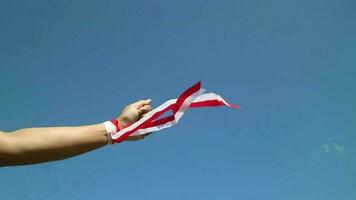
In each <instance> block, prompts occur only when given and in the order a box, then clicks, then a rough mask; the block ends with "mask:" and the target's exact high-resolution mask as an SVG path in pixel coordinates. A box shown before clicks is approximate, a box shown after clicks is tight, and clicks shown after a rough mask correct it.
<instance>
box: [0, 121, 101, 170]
mask: <svg viewBox="0 0 356 200" xmlns="http://www.w3.org/2000/svg"><path fill="white" fill-rule="evenodd" d="M7 137H8V138H7V146H8V149H7V151H8V152H7V154H2V155H1V154H0V159H1V160H2V162H3V163H4V164H5V165H25V164H33V163H39V162H47V161H53V160H61V159H64V158H68V157H72V156H75V155H79V154H82V153H85V152H88V151H91V150H94V149H96V148H99V147H102V146H104V145H105V144H107V137H106V129H105V127H104V125H103V124H97V125H89V126H78V127H51V128H28V129H21V130H18V131H14V132H12V133H10V134H7ZM0 164H1V163H0Z"/></svg>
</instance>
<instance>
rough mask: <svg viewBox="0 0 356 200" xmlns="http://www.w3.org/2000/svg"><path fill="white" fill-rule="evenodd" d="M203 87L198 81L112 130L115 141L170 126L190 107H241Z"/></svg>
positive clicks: (111, 133)
mask: <svg viewBox="0 0 356 200" xmlns="http://www.w3.org/2000/svg"><path fill="white" fill-rule="evenodd" d="M204 92H205V90H204V89H202V88H201V83H200V82H198V83H196V84H194V85H193V86H192V87H190V88H188V89H187V90H186V91H184V92H183V93H182V94H181V95H180V96H179V97H178V98H177V99H171V100H168V101H166V102H164V103H163V104H161V105H160V106H158V107H157V108H155V109H153V110H151V111H150V112H148V113H147V114H146V115H145V116H144V117H142V118H141V119H140V120H138V121H137V122H135V123H133V124H132V125H130V126H128V127H126V128H123V129H121V130H119V131H118V132H110V133H109V134H110V135H111V140H112V141H113V143H118V142H121V141H123V140H124V139H125V138H126V137H128V136H130V135H145V134H147V133H150V132H154V131H159V130H162V129H165V128H169V127H172V126H174V125H175V124H177V123H178V121H179V120H180V118H181V117H182V116H183V115H184V113H185V111H186V110H187V109H188V108H200V107H212V106H229V107H231V108H236V109H239V108H240V106H238V105H234V104H230V103H227V102H226V101H225V100H224V99H223V98H222V97H221V96H219V95H217V94H215V93H204ZM170 110H172V112H173V114H172V115H170V116H168V117H164V118H161V119H158V118H159V117H160V116H161V115H163V114H164V113H166V112H167V111H170Z"/></svg>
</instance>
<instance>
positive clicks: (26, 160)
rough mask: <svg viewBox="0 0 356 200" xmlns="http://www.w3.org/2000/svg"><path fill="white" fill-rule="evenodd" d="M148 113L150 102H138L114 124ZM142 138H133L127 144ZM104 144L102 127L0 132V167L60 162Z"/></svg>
mask: <svg viewBox="0 0 356 200" xmlns="http://www.w3.org/2000/svg"><path fill="white" fill-rule="evenodd" d="M150 110H151V100H150V99H148V100H140V101H137V102H135V103H132V104H130V105H128V106H126V107H125V108H124V109H123V110H122V112H121V114H120V115H119V116H118V117H117V120H118V121H119V123H120V124H121V125H123V126H129V125H131V124H133V123H134V122H136V121H138V120H139V119H140V118H141V117H142V116H143V115H145V114H146V113H147V112H149V111H150ZM142 138H143V137H142V136H133V137H129V138H128V139H127V140H131V141H134V140H138V139H142ZM106 144H107V137H106V129H105V126H104V125H103V124H94V125H86V126H76V127H69V126H68V127H46V128H26V129H20V130H16V131H13V132H9V133H5V132H3V131H0V167H1V166H13V165H28V164H35V163H42V162H48V161H54V160H61V159H65V158H69V157H72V156H76V155H80V154H82V153H85V152H88V151H91V150H94V149H97V148H99V147H103V146H104V145H106Z"/></svg>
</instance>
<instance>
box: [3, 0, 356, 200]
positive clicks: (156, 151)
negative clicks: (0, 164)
mask: <svg viewBox="0 0 356 200" xmlns="http://www.w3.org/2000/svg"><path fill="white" fill-rule="evenodd" d="M355 11H356V4H355V3H354V2H353V1H349V0H341V1H331V0H326V1H321V0H315V1H306V0H301V1H282V0H279V1H278V0H273V1H262V0H261V1H257V0H251V1H242V0H226V1H201V0H196V1H171V0H165V1H128V0H126V1H112V0H111V1H97V0H96V1H83V0H80V1H75V2H74V1H44V0H39V1H36V2H33V1H32V2H30V1H16V0H12V1H6V0H5V1H1V2H0V30H1V31H0V80H1V84H0V95H1V97H0V129H2V130H4V131H12V130H16V129H20V128H25V127H37V126H62V125H82V124H93V123H99V122H102V121H105V120H107V119H110V118H113V117H115V116H116V115H117V114H118V112H119V111H120V110H121V109H122V107H124V106H125V105H126V104H128V103H130V102H133V101H136V100H138V99H142V98H152V99H153V105H154V106H158V105H159V104H161V103H163V102H164V101H165V100H167V99H170V98H175V97H176V96H177V95H178V94H179V93H180V92H182V91H183V90H184V89H186V88H187V87H189V86H190V85H192V84H193V83H195V82H197V81H199V80H201V81H202V83H203V87H204V88H205V89H207V90H208V91H212V92H216V93H219V94H221V95H222V96H223V97H224V98H226V100H228V101H230V102H232V103H237V104H240V105H241V110H232V109H228V108H225V107H220V108H206V109H194V110H189V111H188V112H187V113H186V115H185V116H184V117H183V119H182V120H181V121H180V124H178V125H177V126H175V127H173V128H171V129H166V130H163V131H161V132H157V133H155V134H153V135H152V136H150V137H147V138H145V140H143V141H139V142H135V143H123V144H119V145H116V146H107V147H105V148H102V149H99V150H96V151H94V152H91V153H88V154H85V155H82V156H79V157H75V158H71V159H68V160H63V161H58V162H51V163H45V164H38V165H33V166H25V167H6V168H1V169H0V188H1V189H0V191H1V192H0V198H1V199H36V200H42V199H43V200H44V199H46V200H50V199H87V200H91V199H99V198H100V199H127V200H130V199H143V198H144V199H155V200H156V199H172V200H175V199H177V200H181V199H187V200H189V199H206V200H210V199H214V200H215V199H223V200H230V199H231V200H235V199H252V200H253V199H256V200H260V199H274V200H282V199H283V200H284V199H289V200H294V199H295V200H297V199H298V200H299V199H305V200H309V199H310V200H314V199H323V200H334V199H338V200H352V199H356V192H355V191H354V188H355V186H356V181H355V180H356V179H355V178H354V177H355V176H356V170H355V169H356V137H355V132H356V126H355V124H356V123H355V120H356V103H355V99H356V92H355V91H356V90H355V88H354V86H355V85H356V78H355V77H356V67H355V66H356V60H355V52H356V37H355V35H356V21H355V17H356V12H355Z"/></svg>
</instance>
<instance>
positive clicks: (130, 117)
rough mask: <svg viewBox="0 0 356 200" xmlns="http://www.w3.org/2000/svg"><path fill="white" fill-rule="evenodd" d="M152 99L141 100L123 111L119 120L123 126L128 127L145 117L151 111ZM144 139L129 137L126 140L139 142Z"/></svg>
mask: <svg viewBox="0 0 356 200" xmlns="http://www.w3.org/2000/svg"><path fill="white" fill-rule="evenodd" d="M151 109H152V108H151V99H146V100H140V101H137V102H135V103H132V104H129V105H127V106H126V107H125V108H124V109H123V110H122V111H121V114H120V116H119V117H117V120H118V121H119V123H120V125H121V126H124V127H127V126H130V125H131V124H133V123H135V122H136V121H138V120H139V119H141V117H142V116H143V115H145V114H146V113H148V112H149V111H151ZM142 138H144V136H143V135H138V136H129V137H128V138H127V139H126V140H131V141H132V140H139V139H142Z"/></svg>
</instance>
